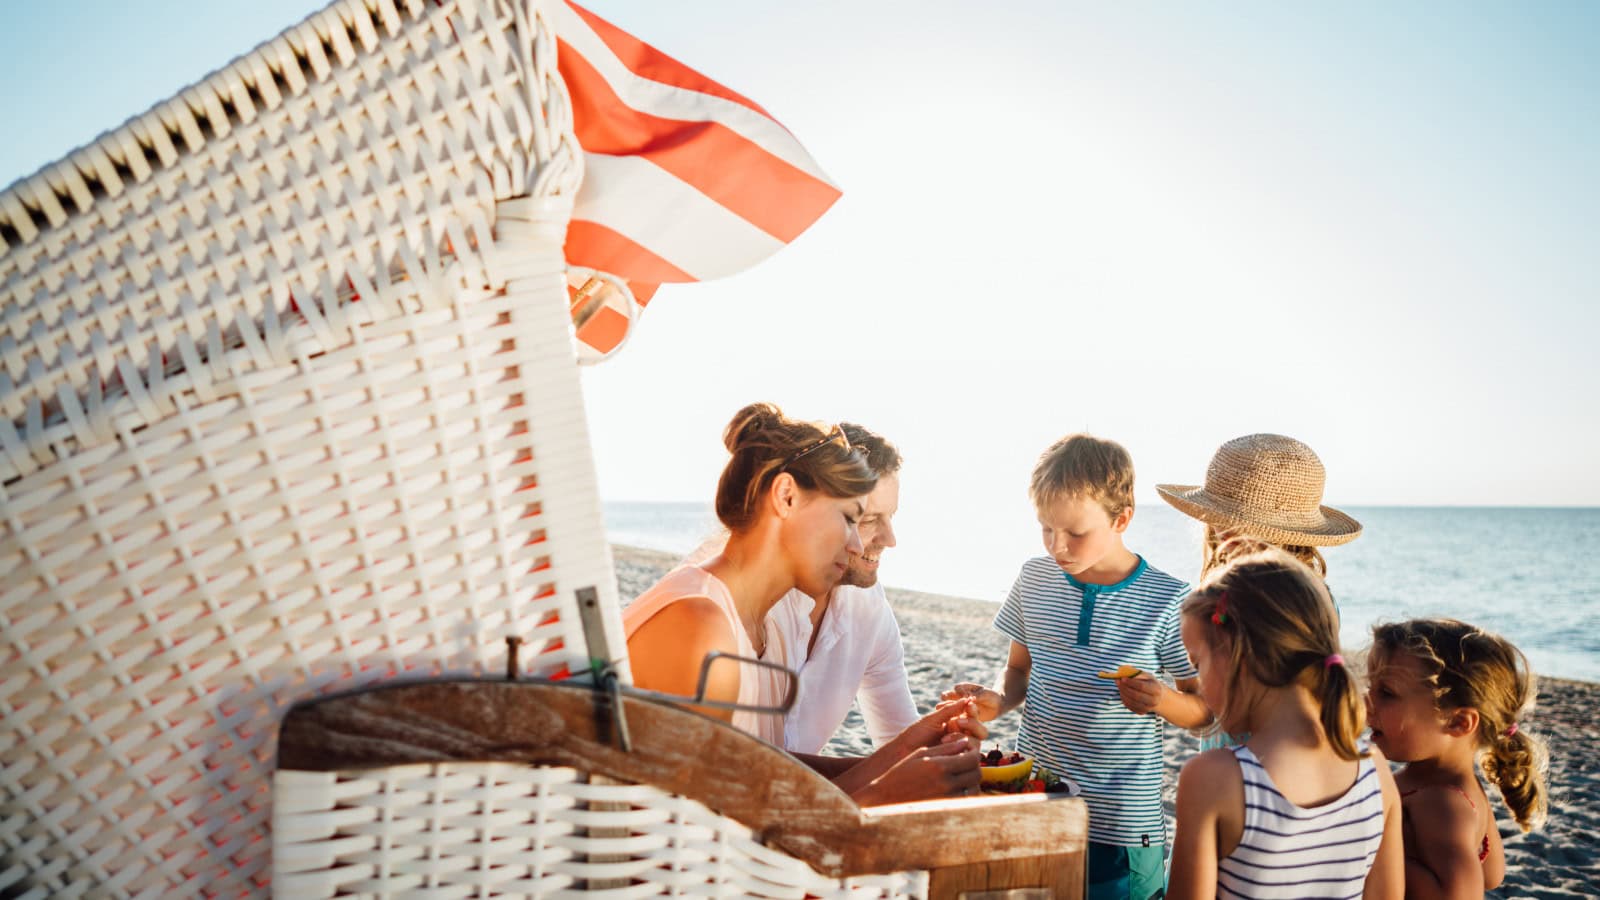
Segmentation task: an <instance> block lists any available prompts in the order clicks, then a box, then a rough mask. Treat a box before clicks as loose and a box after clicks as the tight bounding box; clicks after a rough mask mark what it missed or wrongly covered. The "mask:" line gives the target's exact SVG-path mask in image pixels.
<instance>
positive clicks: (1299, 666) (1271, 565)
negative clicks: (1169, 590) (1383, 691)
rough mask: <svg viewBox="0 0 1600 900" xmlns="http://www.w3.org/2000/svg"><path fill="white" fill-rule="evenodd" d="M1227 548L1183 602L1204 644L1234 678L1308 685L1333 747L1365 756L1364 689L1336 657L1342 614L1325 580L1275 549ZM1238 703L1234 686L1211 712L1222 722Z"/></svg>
mask: <svg viewBox="0 0 1600 900" xmlns="http://www.w3.org/2000/svg"><path fill="white" fill-rule="evenodd" d="M1235 543H1237V544H1239V545H1241V546H1237V547H1236V546H1235ZM1245 544H1248V545H1250V547H1249V551H1248V552H1246V550H1245V549H1244V547H1243V546H1242V545H1245ZM1224 547H1225V548H1226V549H1227V550H1228V551H1229V552H1228V554H1227V555H1228V556H1229V561H1228V562H1227V563H1225V564H1224V565H1223V566H1222V567H1221V568H1219V569H1216V570H1214V571H1212V572H1211V574H1209V575H1207V576H1206V578H1205V580H1203V581H1202V582H1201V583H1200V587H1198V588H1196V589H1195V591H1194V593H1192V594H1190V595H1189V596H1188V598H1187V599H1185V600H1184V601H1183V605H1182V607H1180V610H1181V612H1182V614H1183V615H1185V616H1188V617H1190V618H1193V619H1195V620H1196V621H1198V622H1200V623H1201V624H1202V627H1203V629H1204V631H1203V632H1202V633H1203V634H1204V636H1205V640H1206V642H1207V644H1209V645H1210V646H1211V647H1213V648H1215V649H1217V650H1219V651H1221V652H1223V653H1225V654H1226V656H1227V657H1228V660H1229V662H1228V666H1229V676H1228V677H1229V681H1230V683H1237V681H1238V678H1239V675H1240V673H1243V672H1248V673H1249V674H1250V677H1251V678H1254V679H1255V680H1256V681H1258V682H1260V683H1261V684H1262V685H1263V686H1265V687H1269V688H1277V687H1286V686H1288V685H1291V684H1296V683H1298V684H1302V685H1304V686H1305V687H1306V688H1307V689H1309V690H1310V691H1311V695H1312V696H1313V697H1315V698H1316V699H1317V703H1318V706H1319V707H1320V708H1321V710H1322V714H1321V723H1322V730H1323V733H1324V734H1325V735H1326V736H1327V739H1328V743H1329V745H1330V746H1332V748H1333V752H1335V753H1337V754H1338V755H1339V756H1340V757H1341V758H1343V759H1351V760H1353V759H1359V758H1360V757H1362V756H1364V755H1366V754H1365V752H1364V751H1363V750H1361V749H1360V747H1359V746H1358V745H1357V744H1356V738H1357V736H1358V735H1360V734H1361V729H1362V728H1363V727H1364V721H1363V715H1362V705H1361V691H1360V688H1359V687H1358V686H1357V684H1356V679H1355V675H1354V674H1353V673H1352V672H1351V671H1350V670H1349V669H1347V668H1346V667H1345V666H1344V664H1343V663H1342V662H1338V661H1335V660H1333V659H1332V657H1334V656H1335V655H1336V654H1338V653H1339V616H1338V613H1337V612H1335V611H1334V608H1333V598H1332V597H1330V596H1328V588H1327V585H1325V584H1323V582H1322V578H1321V577H1320V576H1318V575H1317V574H1316V573H1315V572H1313V571H1311V569H1310V568H1308V567H1307V566H1306V565H1305V564H1304V563H1302V562H1300V561H1299V560H1297V559H1295V558H1294V557H1292V556H1290V555H1289V554H1287V553H1284V552H1283V551H1282V550H1279V549H1277V548H1276V547H1270V546H1267V545H1265V544H1260V543H1257V542H1254V541H1231V542H1229V543H1227V544H1225V545H1224ZM1234 700H1235V696H1234V692H1233V691H1231V690H1230V691H1228V692H1226V694H1225V696H1224V699H1223V702H1222V708H1221V709H1218V710H1214V712H1215V713H1216V719H1215V721H1216V722H1217V723H1218V725H1220V724H1221V723H1223V722H1226V721H1227V720H1228V715H1229V711H1230V707H1231V706H1232V705H1233V703H1234Z"/></svg>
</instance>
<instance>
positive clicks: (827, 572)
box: [783, 491, 867, 597]
mask: <svg viewBox="0 0 1600 900" xmlns="http://www.w3.org/2000/svg"><path fill="white" fill-rule="evenodd" d="M866 499H867V498H866V497H864V496H863V497H830V496H828V495H827V494H824V493H823V492H821V491H801V492H800V499H799V500H798V502H797V503H796V504H795V508H794V513H793V514H792V515H790V516H789V518H788V520H787V521H786V522H785V527H784V529H783V548H784V552H785V554H786V555H787V556H788V558H789V564H790V567H791V569H792V570H793V571H794V579H795V587H797V588H799V589H800V590H801V591H804V592H805V593H807V594H809V595H811V596H813V597H822V596H825V595H826V594H827V593H828V592H829V591H831V590H833V587H834V585H836V584H838V583H839V579H841V578H843V577H844V573H845V570H846V569H848V568H849V566H850V556H851V554H853V553H860V552H861V535H860V534H858V533H857V532H856V522H857V521H859V520H860V518H861V514H862V510H864V509H865V508H866Z"/></svg>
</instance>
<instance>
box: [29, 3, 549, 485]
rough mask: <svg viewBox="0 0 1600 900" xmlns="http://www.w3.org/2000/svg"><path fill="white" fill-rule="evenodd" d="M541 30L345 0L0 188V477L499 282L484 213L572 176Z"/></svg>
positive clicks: (487, 7)
mask: <svg viewBox="0 0 1600 900" xmlns="http://www.w3.org/2000/svg"><path fill="white" fill-rule="evenodd" d="M544 24H545V20H544V17H543V16H542V14H540V12H539V9H538V6H537V2H531V3H530V9H523V8H522V4H517V5H515V6H513V5H511V4H501V3H491V2H481V3H480V2H468V0H459V2H444V3H438V4H435V3H431V2H430V3H420V2H418V3H413V4H408V5H407V7H406V8H403V9H397V8H396V6H395V4H394V3H392V2H389V0H365V2H363V0H344V2H340V3H336V4H335V5H333V6H331V7H329V8H328V9H327V10H325V11H323V12H321V13H318V14H316V15H314V16H312V17H311V18H310V19H308V20H307V21H306V22H304V23H302V24H301V25H299V26H296V27H295V28H291V29H289V30H288V31H286V32H285V33H284V34H283V35H281V36H280V37H278V38H276V39H274V40H272V41H270V42H268V43H266V44H264V45H262V46H261V47H259V48H257V49H256V50H255V51H253V52H252V53H250V54H248V55H247V56H245V57H243V58H241V59H239V60H237V61H235V62H234V63H233V64H232V65H231V66H229V67H228V68H227V69H225V70H223V71H221V72H218V73H216V74H214V75H212V76H211V77H210V78H208V79H207V80H206V81H204V82H202V83H200V84H198V85H195V86H193V87H191V88H188V89H186V90H184V91H183V92H181V93H180V94H179V95H178V96H176V97H174V98H172V99H171V100H169V101H167V102H165V103H162V104H160V105H158V106H157V107H156V108H154V109H152V110H151V111H150V112H148V113H146V114H144V115H143V116H139V117H136V118H135V119H133V120H130V121H129V122H128V123H127V124H125V125H123V126H122V127H121V128H119V129H117V130H116V131H114V132H111V133H109V134H107V135H104V136H102V137H101V138H100V139H99V140H98V141H97V142H96V143H95V144H93V145H91V146H89V147H86V148H83V149H82V150H79V151H77V152H76V153H74V154H73V155H71V156H70V157H68V158H67V159H65V160H63V161H62V162H60V163H58V164H55V165H53V166H49V167H47V168H46V169H44V170H43V171H41V172H40V173H38V174H37V175H35V176H33V177H31V178H29V179H26V180H24V181H22V182H19V183H18V184H15V185H13V186H12V187H11V188H9V189H8V190H7V191H6V192H5V193H4V194H0V308H3V310H4V312H3V316H4V318H3V320H0V480H9V479H10V478H12V477H15V476H16V475H25V474H27V473H29V472H32V471H34V470H36V469H37V468H39V467H41V466H44V465H48V464H49V463H50V462H52V461H53V460H55V459H57V458H59V457H60V456H62V455H64V454H65V453H69V452H75V451H77V450H81V449H85V448H89V447H93V446H96V445H99V444H102V443H105V442H108V441H112V440H114V439H115V429H114V428H113V427H112V423H113V422H115V421H128V422H131V423H132V424H133V425H134V426H135V427H137V426H139V425H143V424H148V423H150V422H152V421H155V420H157V419H159V418H161V417H163V416H164V415H168V414H170V413H171V412H172V406H173V404H174V403H175V402H176V401H175V398H176V397H179V396H183V397H187V398H189V399H190V400H192V401H208V400H210V399H211V398H212V397H213V395H214V394H215V393H217V392H218V391H225V390H227V389H228V388H227V385H226V382H228V381H230V380H231V379H233V378H235V377H237V376H238V375H239V374H241V373H245V372H249V371H253V370H257V369H261V368H271V367H274V366H280V365H283V364H286V363H288V362H289V361H290V359H291V358H292V355H293V353H292V349H293V348H296V347H299V348H303V349H304V351H305V352H306V353H316V352H318V351H319V350H322V349H326V348H328V347H332V346H338V345H340V344H342V343H344V342H346V341H348V340H349V337H350V332H351V330H352V329H353V328H355V327H358V326H359V325H360V324H362V323H364V322H369V321H374V320H379V319H382V318H385V317H388V316H391V315H395V314H397V312H398V310H399V309H400V308H401V307H403V306H405V305H407V304H415V303H417V302H425V301H426V300H427V299H428V298H437V297H442V296H447V295H446V294H445V293H444V292H442V291H440V290H439V288H440V287H441V286H443V284H444V283H446V282H448V283H450V284H457V285H468V286H484V285H499V284H503V283H504V282H505V280H506V274H505V272H504V271H503V269H504V266H503V265H501V264H500V263H501V257H502V254H500V253H497V252H496V251H495V247H494V243H493V236H492V235H491V229H492V225H493V222H494V211H495V203H496V201H497V200H501V199H506V198H512V197H518V196H523V195H528V194H533V195H535V196H550V195H552V194H554V193H558V192H560V191H561V190H563V189H565V190H567V191H575V188H576V178H577V176H578V175H579V172H578V170H577V169H576V168H575V167H576V166H579V165H581V156H579V155H577V154H576V152H575V151H574V150H573V149H572V147H573V145H574V144H575V139H571V138H570V136H569V132H570V114H569V113H568V112H567V109H566V106H565V99H564V98H565V95H564V91H563V90H562V89H561V87H560V82H559V76H558V75H557V74H556V70H555V62H554V41H553V37H552V36H551V35H550V34H549V33H548V31H547V30H545V29H543V28H541V26H543V25H544Z"/></svg>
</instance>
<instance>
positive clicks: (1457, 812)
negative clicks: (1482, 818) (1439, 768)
mask: <svg viewBox="0 0 1600 900" xmlns="http://www.w3.org/2000/svg"><path fill="white" fill-rule="evenodd" d="M1400 801H1401V803H1402V804H1403V805H1404V806H1405V810H1406V815H1407V816H1409V817H1410V818H1411V821H1412V823H1413V824H1414V825H1415V826H1416V827H1417V829H1419V830H1420V831H1423V832H1424V833H1433V832H1435V831H1438V832H1440V833H1447V832H1449V831H1451V830H1454V829H1456V828H1461V829H1463V830H1464V831H1467V832H1472V833H1476V831H1477V827H1478V810H1477V804H1476V803H1475V802H1474V801H1473V800H1472V798H1471V797H1470V796H1469V795H1468V793H1467V792H1466V791H1464V790H1463V789H1462V788H1461V787H1460V786H1459V785H1455V784H1450V783H1448V782H1433V783H1428V784H1416V785H1409V786H1402V787H1401V789H1400Z"/></svg>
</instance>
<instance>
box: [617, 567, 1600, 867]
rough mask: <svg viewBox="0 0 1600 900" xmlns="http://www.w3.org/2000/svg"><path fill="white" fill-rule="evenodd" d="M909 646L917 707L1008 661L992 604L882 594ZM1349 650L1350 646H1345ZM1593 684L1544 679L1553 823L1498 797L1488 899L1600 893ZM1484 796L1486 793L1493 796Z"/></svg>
mask: <svg viewBox="0 0 1600 900" xmlns="http://www.w3.org/2000/svg"><path fill="white" fill-rule="evenodd" d="M612 549H613V552H614V555H615V560H616V568H617V582H618V588H619V593H620V596H621V599H622V602H623V603H624V604H626V603H628V602H629V601H630V600H632V599H633V598H634V597H635V596H637V595H638V594H639V592H641V591H642V590H644V589H645V588H646V587H649V586H650V584H651V583H653V582H654V581H655V580H656V579H657V578H659V577H660V576H661V575H662V574H664V573H665V572H666V570H667V569H668V568H669V567H670V566H671V565H672V564H673V563H674V562H676V558H675V557H674V556H673V555H672V554H667V553H659V552H656V551H652V550H640V549H637V548H633V547H625V546H614V547H613V548H612ZM888 595H889V601H890V603H891V604H892V605H893V606H894V611H895V615H896V617H897V618H898V619H899V621H900V630H901V634H902V637H903V639H904V641H905V647H906V671H907V675H908V677H909V680H910V683H911V693H912V697H913V698H914V699H915V700H916V702H917V705H918V706H919V707H920V708H922V709H927V708H929V707H931V706H932V705H933V704H934V703H935V702H936V701H937V700H938V697H939V692H940V691H941V690H943V689H944V688H945V687H947V686H949V685H951V684H953V683H955V682H957V681H981V682H986V683H987V682H989V681H990V680H992V679H993V677H994V675H995V673H996V672H998V671H999V668H1000V665H1001V663H1002V662H1003V660H1004V658H1005V651H1006V643H1005V639H1004V637H1002V636H1001V635H1000V634H999V633H998V632H996V631H995V630H994V629H993V628H992V627H991V626H990V620H991V619H992V618H993V615H994V606H993V604H991V603H985V602H982V601H977V600H968V599H963V598H959V597H946V596H941V595H937V594H925V593H920V592H917V591H905V590H898V589H896V588H892V587H891V588H889V589H888ZM1352 649H1356V648H1352ZM1597 701H1600V685H1595V684H1588V683H1585V682H1577V681H1565V680H1561V679H1555V678H1545V679H1541V681H1540V690H1539V707H1538V710H1537V711H1536V713H1535V714H1534V716H1533V717H1532V718H1531V720H1529V721H1526V722H1524V723H1523V727H1526V728H1531V729H1533V730H1535V731H1537V732H1538V733H1539V734H1541V735H1542V736H1543V737H1544V738H1545V740H1546V741H1547V742H1549V745H1550V785H1551V794H1552V801H1551V806H1550V819H1549V821H1548V822H1547V823H1546V824H1545V826H1544V828H1543V829H1541V830H1539V831H1537V832H1534V833H1532V834H1523V833H1522V832H1521V831H1520V830H1518V828H1517V826H1516V824H1515V822H1514V821H1513V819H1512V818H1511V816H1510V814H1509V813H1508V812H1507V811H1506V810H1505V808H1504V807H1502V806H1500V804H1499V802H1498V800H1496V802H1495V807H1496V820H1497V821H1498V823H1499V826H1500V833H1501V836H1502V837H1503V838H1504V840H1505V846H1506V865H1507V874H1506V882H1505V884H1504V885H1503V886H1502V887H1501V889H1500V890H1498V891H1494V892H1492V893H1491V894H1490V896H1493V897H1508V898H1509V897H1536V898H1543V897H1550V898H1557V897H1559V898H1572V897H1596V896H1600V762H1597V761H1596V759H1595V750H1594V748H1595V747H1596V739H1597V738H1600V725H1597V724H1596V723H1595V720H1594V710H1595V708H1596V703H1597ZM1016 727H1017V716H1016V714H1015V713H1012V714H1009V715H1007V716H1005V717H1003V718H1001V719H1000V720H999V721H997V722H995V723H992V725H991V731H992V735H993V737H994V738H995V739H997V740H999V741H1001V742H1002V743H1009V742H1010V741H1011V740H1012V739H1013V738H1014V736H1015V731H1016ZM1196 745H1197V744H1196V741H1195V739H1194V738H1193V737H1191V736H1190V735H1188V734H1187V733H1186V732H1183V731H1181V730H1179V729H1176V728H1169V729H1168V730H1167V738H1166V762H1167V769H1168V778H1167V785H1168V798H1167V800H1168V813H1169V815H1170V813H1171V799H1172V797H1171V793H1172V790H1173V786H1174V785H1175V784H1176V777H1177V771H1178V768H1179V766H1181V765H1182V763H1183V761H1184V760H1186V759H1188V758H1189V757H1190V756H1191V755H1192V754H1193V753H1194V751H1195V748H1196ZM869 749H870V743H869V741H868V738H867V735H866V732H865V729H864V728H863V727H862V723H861V719H860V717H859V716H858V715H857V714H856V713H855V712H852V713H851V714H850V718H849V719H847V720H846V722H845V725H844V728H843V729H841V731H840V733H839V734H838V735H837V736H835V738H834V740H833V742H832V744H830V745H829V747H828V750H827V752H829V753H839V754H859V753H863V752H866V751H867V750H869ZM1490 793H1491V796H1492V795H1493V791H1491V792H1490Z"/></svg>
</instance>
